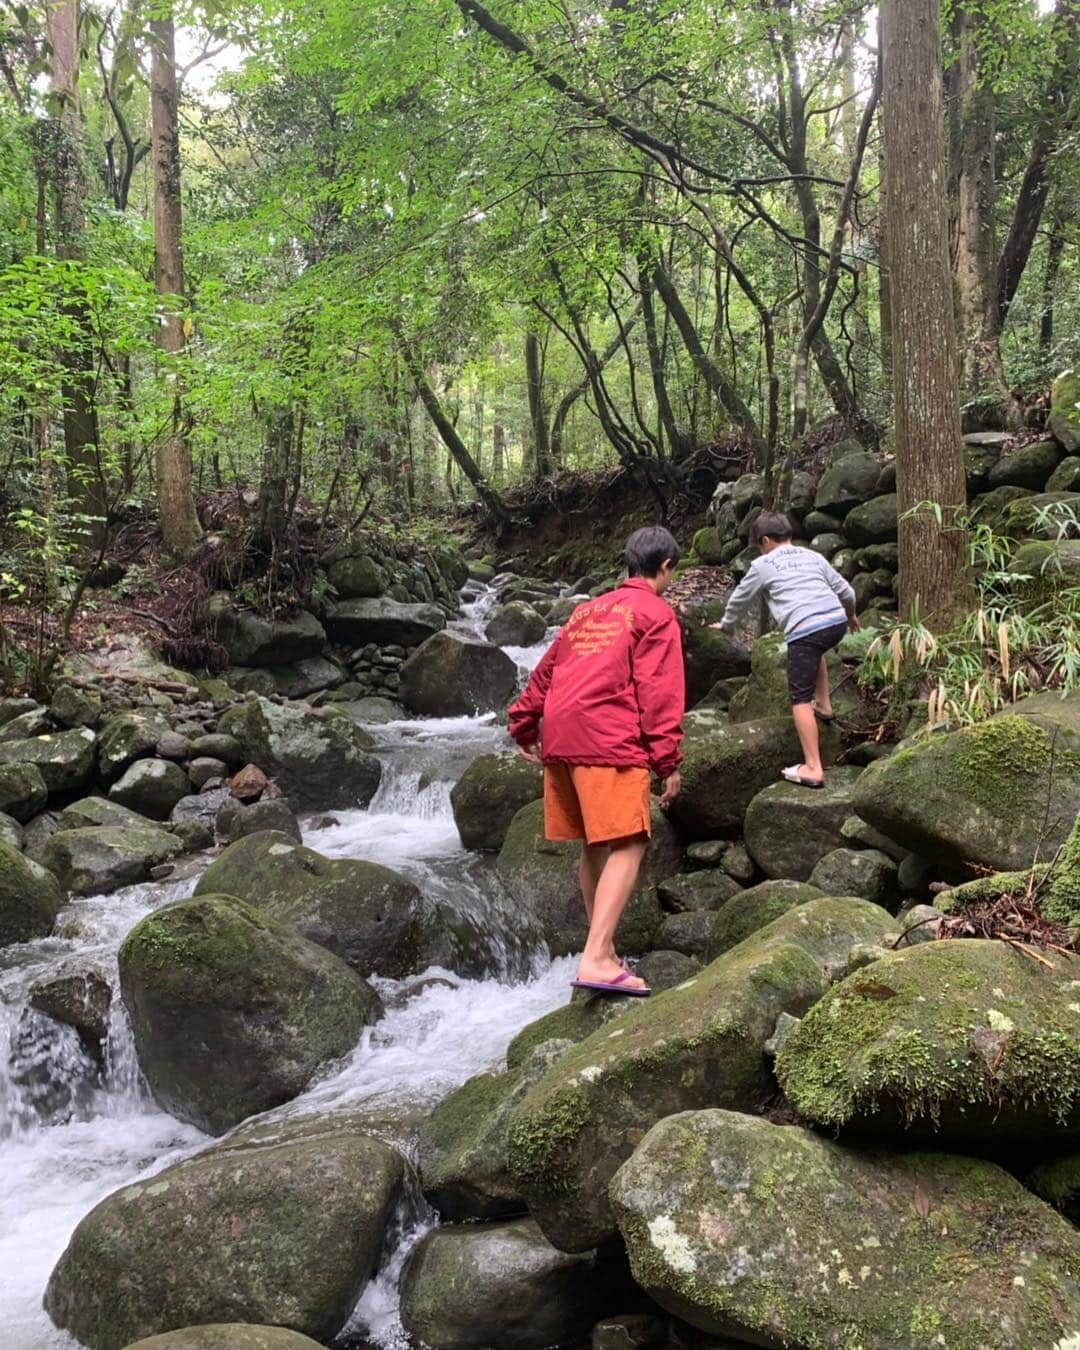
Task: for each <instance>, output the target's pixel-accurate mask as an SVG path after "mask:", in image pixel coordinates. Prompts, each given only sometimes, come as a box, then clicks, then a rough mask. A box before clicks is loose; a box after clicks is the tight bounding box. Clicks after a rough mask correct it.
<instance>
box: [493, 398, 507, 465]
mask: <svg viewBox="0 0 1080 1350" xmlns="http://www.w3.org/2000/svg"><path fill="white" fill-rule="evenodd" d="M505 472H506V427H505V426H504V425H503V423H502V422H500V421H499V417H498V414H497V413H496V415H495V421H494V423H493V424H492V428H491V476H492V478H496V479H498V478H501V477H502V476H503V474H504V473H505Z"/></svg>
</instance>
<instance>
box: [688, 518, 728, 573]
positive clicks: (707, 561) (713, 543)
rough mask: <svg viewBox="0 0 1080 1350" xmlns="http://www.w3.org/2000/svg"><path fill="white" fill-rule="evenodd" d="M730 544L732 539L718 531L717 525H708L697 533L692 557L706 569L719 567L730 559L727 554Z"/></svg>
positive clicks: (693, 542) (691, 548)
mask: <svg viewBox="0 0 1080 1350" xmlns="http://www.w3.org/2000/svg"><path fill="white" fill-rule="evenodd" d="M730 543H731V537H730V536H729V535H727V534H726V533H725V532H724V531H722V530H718V529H717V528H716V526H715V525H706V526H705V527H704V529H701V530H698V531H697V532H696V533H695V535H694V538H693V541H692V542H691V545H690V557H691V559H692V560H693V561H695V562H699V563H703V564H704V566H706V567H719V566H721V564H723V563H725V562H727V560H728V557H730V554H729V553H728V552H727V549H728V546H729V545H730Z"/></svg>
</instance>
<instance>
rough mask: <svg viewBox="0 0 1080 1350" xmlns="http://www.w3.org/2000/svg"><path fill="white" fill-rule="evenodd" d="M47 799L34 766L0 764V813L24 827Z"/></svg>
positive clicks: (41, 778) (47, 795)
mask: <svg viewBox="0 0 1080 1350" xmlns="http://www.w3.org/2000/svg"><path fill="white" fill-rule="evenodd" d="M48 799H49V790H48V788H47V787H46V786H45V779H44V778H43V777H42V774H41V770H40V769H39V768H38V766H37V765H36V764H0V811H3V812H4V814H5V815H8V816H11V817H12V818H13V819H15V820H17V821H19V822H20V824H23V825H25V824H26V822H27V821H28V820H32V819H33V817H34V816H36V815H37V813H38V812H39V811H40V810H41V809H42V808H43V807H44V805H45V803H46V802H47V801H48Z"/></svg>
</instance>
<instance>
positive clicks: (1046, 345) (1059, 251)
mask: <svg viewBox="0 0 1080 1350" xmlns="http://www.w3.org/2000/svg"><path fill="white" fill-rule="evenodd" d="M1064 253H1065V223H1064V221H1062V220H1056V221H1054V223H1053V225H1052V227H1051V231H1050V240H1049V242H1048V243H1047V245H1046V270H1045V272H1044V273H1043V286H1042V292H1043V298H1042V314H1041V315H1040V316H1039V356H1040V358H1041V359H1042V360H1043V361H1048V360H1049V359H1050V352H1051V349H1052V348H1053V345H1054V302H1055V297H1056V293H1057V278H1058V272H1059V271H1060V269H1061V259H1062V257H1063V255H1064Z"/></svg>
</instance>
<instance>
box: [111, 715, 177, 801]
mask: <svg viewBox="0 0 1080 1350" xmlns="http://www.w3.org/2000/svg"><path fill="white" fill-rule="evenodd" d="M168 730H169V723H168V722H167V721H166V719H165V717H164V715H163V714H162V713H159V712H156V711H154V710H153V709H150V710H147V711H144V712H123V713H117V714H116V716H115V717H110V718H109V720H108V721H107V722H106V723H105V725H104V726H103V727H102V728H101V733H100V735H99V736H98V742H97V767H98V774H99V775H100V776H101V778H102V779H103V780H104V781H105V782H106V783H111V782H113V781H114V780H115V779H117V778H119V777H120V775H121V774H122V773H123V772H124V770H125V769H126V768H127V766H128V765H129V764H131V763H133V762H134V761H135V760H137V759H144V758H146V757H147V756H148V755H152V754H154V752H155V750H156V749H157V743H158V741H160V740H161V738H162V736H164V735H165V734H166V733H167V732H168Z"/></svg>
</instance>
